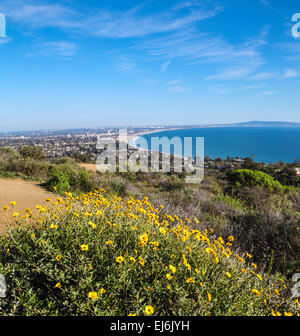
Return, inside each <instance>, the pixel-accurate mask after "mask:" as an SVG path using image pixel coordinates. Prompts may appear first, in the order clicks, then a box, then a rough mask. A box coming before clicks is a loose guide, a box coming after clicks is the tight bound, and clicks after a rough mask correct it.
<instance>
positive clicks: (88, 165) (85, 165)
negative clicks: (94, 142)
mask: <svg viewBox="0 0 300 336" xmlns="http://www.w3.org/2000/svg"><path fill="white" fill-rule="evenodd" d="M79 166H80V167H82V168H85V169H86V170H89V171H92V172H96V171H97V166H96V164H95V163H80V164H79Z"/></svg>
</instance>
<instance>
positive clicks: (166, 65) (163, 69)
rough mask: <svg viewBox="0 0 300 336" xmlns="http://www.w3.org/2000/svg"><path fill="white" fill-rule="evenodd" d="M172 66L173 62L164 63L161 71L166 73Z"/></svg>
mask: <svg viewBox="0 0 300 336" xmlns="http://www.w3.org/2000/svg"><path fill="white" fill-rule="evenodd" d="M170 64H171V60H168V61H166V62H164V63H163V64H162V66H161V71H162V72H164V71H166V70H167V68H168V66H169V65H170Z"/></svg>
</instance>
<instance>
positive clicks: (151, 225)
mask: <svg viewBox="0 0 300 336" xmlns="http://www.w3.org/2000/svg"><path fill="white" fill-rule="evenodd" d="M105 195H106V193H105V190H100V191H94V192H91V193H88V194H84V195H82V196H81V197H74V196H73V195H72V194H70V193H68V194H67V195H66V197H65V198H64V199H63V198H58V199H55V200H50V199H48V202H49V205H48V206H47V207H46V206H44V207H42V206H39V207H38V209H39V214H38V215H37V216H36V217H35V218H31V217H32V214H31V212H30V210H27V212H25V213H24V214H19V215H15V216H16V218H17V222H18V227H17V228H15V229H14V230H11V231H10V232H9V234H8V236H5V237H2V238H1V251H0V261H1V267H0V272H1V273H3V274H5V276H6V278H7V284H8V290H7V298H6V299H5V300H1V301H0V309H1V312H2V314H4V315H159V316H162V315H187V316H190V315H288V316H289V315H291V314H293V315H294V314H298V315H299V305H300V304H299V302H298V301H297V300H295V299H292V298H291V297H290V290H289V284H288V283H287V282H286V281H285V280H284V279H282V278H279V277H278V276H270V275H267V274H263V273H260V272H259V271H258V269H257V266H256V265H255V264H254V263H253V260H252V259H253V258H252V256H251V255H250V254H249V253H245V254H237V253H236V252H234V246H232V245H233V244H234V240H235V238H234V237H233V236H228V237H219V236H218V235H215V232H214V230H213V229H212V228H210V229H206V230H204V231H200V230H199V229H198V228H197V227H198V224H199V223H198V220H197V218H181V219H180V218H178V217H177V216H176V215H174V214H166V213H164V212H163V210H164V209H163V206H160V207H158V208H155V207H154V206H153V205H152V204H150V203H149V200H148V199H147V197H145V198H144V199H142V200H137V199H133V198H130V199H129V200H128V201H124V200H122V199H121V198H120V197H117V196H105ZM22 217H23V218H22ZM32 219H34V223H35V225H34V226H32V225H31V224H30V222H32ZM26 221H28V223H27V224H26V223H25V222H26Z"/></svg>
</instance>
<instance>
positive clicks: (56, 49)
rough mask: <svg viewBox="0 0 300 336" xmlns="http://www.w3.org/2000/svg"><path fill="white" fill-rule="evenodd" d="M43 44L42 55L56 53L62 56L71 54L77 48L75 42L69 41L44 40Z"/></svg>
mask: <svg viewBox="0 0 300 336" xmlns="http://www.w3.org/2000/svg"><path fill="white" fill-rule="evenodd" d="M43 46H44V48H43V54H44V55H50V54H56V55H58V56H61V57H64V58H68V57H70V56H73V55H74V54H75V52H76V51H77V49H78V46H77V45H76V44H75V43H73V42H69V41H53V42H45V43H44V44H43Z"/></svg>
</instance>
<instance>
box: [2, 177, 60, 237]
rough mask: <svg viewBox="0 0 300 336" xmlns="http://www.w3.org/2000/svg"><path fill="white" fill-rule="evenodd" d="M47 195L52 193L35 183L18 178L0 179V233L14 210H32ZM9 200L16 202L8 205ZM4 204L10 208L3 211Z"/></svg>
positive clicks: (50, 195) (47, 196) (51, 195)
mask: <svg viewBox="0 0 300 336" xmlns="http://www.w3.org/2000/svg"><path fill="white" fill-rule="evenodd" d="M49 197H52V198H53V194H51V193H48V192H47V191H46V190H44V189H43V188H41V187H40V186H39V185H38V184H37V183H34V182H27V181H23V180H20V179H0V233H1V232H4V231H5V222H6V220H7V216H8V217H9V218H11V216H12V214H13V213H14V212H21V211H24V210H26V209H27V208H30V209H32V210H33V212H34V210H35V206H36V204H42V203H43V202H44V201H45V200H46V199H47V198H49ZM11 201H14V202H16V203H17V204H16V206H15V207H14V208H12V207H11V206H10V205H9V203H10V202H11ZM4 206H9V207H10V209H9V210H8V211H7V212H5V211H4V210H3V207H4Z"/></svg>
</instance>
